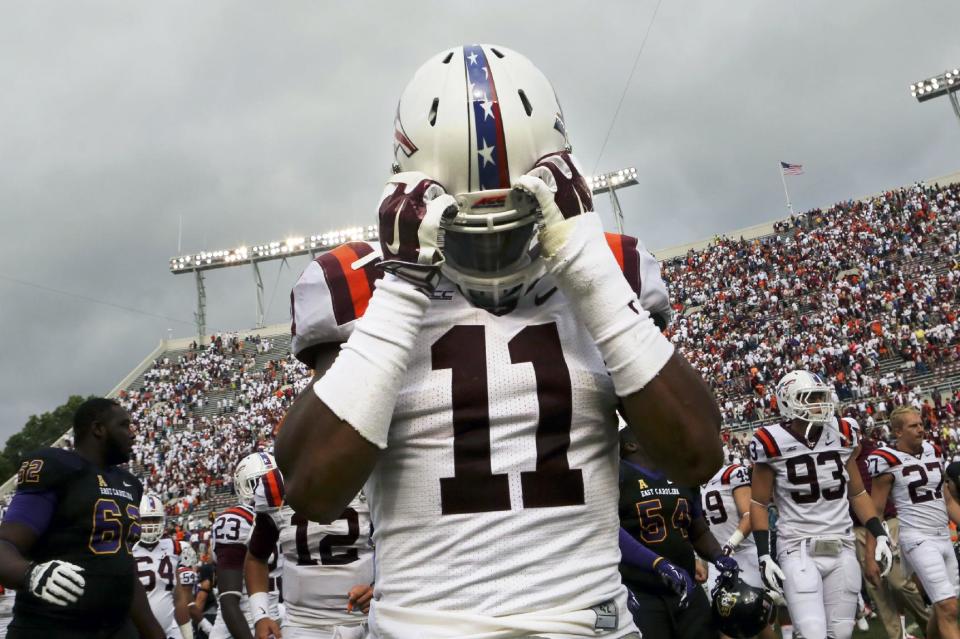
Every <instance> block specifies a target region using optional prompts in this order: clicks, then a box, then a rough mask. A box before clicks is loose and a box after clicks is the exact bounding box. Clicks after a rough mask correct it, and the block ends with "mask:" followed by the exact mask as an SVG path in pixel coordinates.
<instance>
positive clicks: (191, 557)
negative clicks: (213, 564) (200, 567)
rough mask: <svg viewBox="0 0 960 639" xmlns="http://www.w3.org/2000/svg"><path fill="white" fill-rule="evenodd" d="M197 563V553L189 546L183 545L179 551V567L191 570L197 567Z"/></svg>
mask: <svg viewBox="0 0 960 639" xmlns="http://www.w3.org/2000/svg"><path fill="white" fill-rule="evenodd" d="M197 563H198V559H197V551H196V550H194V549H193V546H191V545H190V544H187V543H185V544H183V549H182V550H181V551H180V565H181V566H185V567H187V568H190V569H193V568H196V567H197Z"/></svg>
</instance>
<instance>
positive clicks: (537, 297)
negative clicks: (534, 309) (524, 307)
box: [533, 286, 557, 306]
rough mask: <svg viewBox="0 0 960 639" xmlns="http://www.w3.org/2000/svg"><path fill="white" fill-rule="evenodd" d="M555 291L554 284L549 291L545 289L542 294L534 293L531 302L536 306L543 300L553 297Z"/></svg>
mask: <svg viewBox="0 0 960 639" xmlns="http://www.w3.org/2000/svg"><path fill="white" fill-rule="evenodd" d="M556 292H557V287H556V286H554V287H553V288H551V289H550V290H549V291H547V292H546V293H544V294H543V295H534V296H533V303H534V304H535V305H537V306H540V305H541V304H543V303H544V302H546V301H547V300H548V299H550V298H551V297H553V294H554V293H556Z"/></svg>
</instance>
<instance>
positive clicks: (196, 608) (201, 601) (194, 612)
mask: <svg viewBox="0 0 960 639" xmlns="http://www.w3.org/2000/svg"><path fill="white" fill-rule="evenodd" d="M209 596H210V595H209V593H207V592H204V591H202V590H201V591H200V592H198V593H197V596H196V597H195V598H194V600H193V605H192V606H191V605H189V604H187V609H188V611H189V612H190V620H191V621H193V622H194V623H200V620H201V619H203V609H204V608H206V606H207V597H209Z"/></svg>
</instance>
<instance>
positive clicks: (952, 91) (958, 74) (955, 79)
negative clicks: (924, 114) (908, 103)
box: [910, 69, 960, 122]
mask: <svg viewBox="0 0 960 639" xmlns="http://www.w3.org/2000/svg"><path fill="white" fill-rule="evenodd" d="M957 91H960V69H952V70H950V71H944V72H943V73H941V74H940V75H938V76H934V77H932V78H929V79H927V80H921V81H920V82H917V83H915V84H911V85H910V95H911V96H913V97H915V98H916V99H917V102H926V101H927V100H932V99H934V98H939V97H940V96H942V95H945V96H947V99H949V100H950V106H952V107H953V113H954V115H956V116H957V121H958V122H960V99H958V96H957Z"/></svg>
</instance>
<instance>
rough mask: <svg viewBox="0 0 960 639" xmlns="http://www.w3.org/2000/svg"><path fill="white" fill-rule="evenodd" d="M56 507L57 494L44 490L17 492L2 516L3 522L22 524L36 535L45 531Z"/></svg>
mask: <svg viewBox="0 0 960 639" xmlns="http://www.w3.org/2000/svg"><path fill="white" fill-rule="evenodd" d="M56 508H57V494H56V493H55V492H53V491H52V490H47V491H44V492H39V493H35V492H27V493H24V492H17V494H15V495H14V496H13V500H12V501H11V502H10V506H9V507H8V508H7V512H6V514H5V515H4V517H3V521H4V522H11V523H18V524H23V525H24V526H26V527H27V528H29V529H30V530H32V531H33V532H34V534H36V535H37V536H38V537H39V536H40V535H42V534H43V533H45V532H47V528H49V527H50V520H51V519H53V513H54V511H55V510H56Z"/></svg>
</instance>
